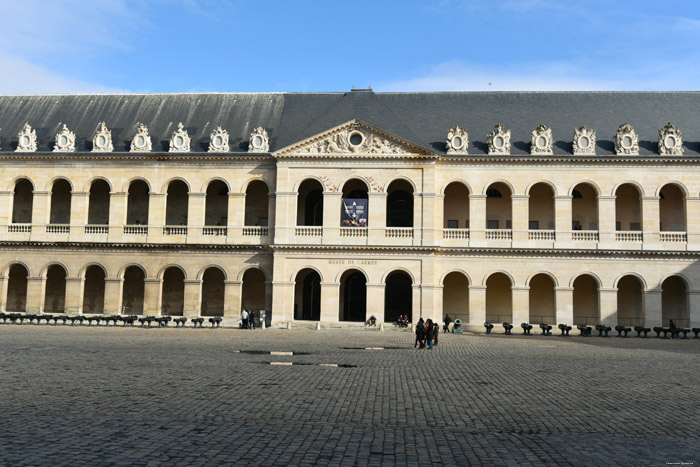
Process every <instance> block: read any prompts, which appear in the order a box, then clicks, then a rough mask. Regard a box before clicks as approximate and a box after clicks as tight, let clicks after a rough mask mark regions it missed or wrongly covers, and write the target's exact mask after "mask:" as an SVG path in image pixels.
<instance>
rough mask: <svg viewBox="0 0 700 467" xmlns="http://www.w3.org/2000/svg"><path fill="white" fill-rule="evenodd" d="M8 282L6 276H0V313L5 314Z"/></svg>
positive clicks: (8, 278)
mask: <svg viewBox="0 0 700 467" xmlns="http://www.w3.org/2000/svg"><path fill="white" fill-rule="evenodd" d="M7 273H8V274H9V273H10V271H9V269H8V271H7ZM9 282H10V277H9V275H8V276H0V313H5V310H6V308H7V288H8V287H7V286H8V284H9Z"/></svg>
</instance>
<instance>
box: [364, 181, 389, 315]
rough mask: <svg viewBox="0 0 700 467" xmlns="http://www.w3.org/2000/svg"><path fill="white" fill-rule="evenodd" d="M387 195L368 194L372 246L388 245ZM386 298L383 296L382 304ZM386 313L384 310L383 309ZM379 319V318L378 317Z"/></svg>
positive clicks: (383, 193) (370, 242)
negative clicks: (386, 234) (386, 232)
mask: <svg viewBox="0 0 700 467" xmlns="http://www.w3.org/2000/svg"><path fill="white" fill-rule="evenodd" d="M386 196H387V195H386V193H385V192H383V191H382V192H376V191H371V192H369V193H368V200H367V205H368V206H367V210H368V211H369V217H368V218H367V235H368V238H367V240H368V243H369V244H370V245H384V244H385V243H386V237H385V233H384V232H385V230H386ZM383 301H384V298H383V296H382V302H383ZM382 313H384V308H382ZM377 319H379V316H377Z"/></svg>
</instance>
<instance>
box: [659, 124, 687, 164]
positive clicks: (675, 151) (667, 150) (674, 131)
mask: <svg viewBox="0 0 700 467" xmlns="http://www.w3.org/2000/svg"><path fill="white" fill-rule="evenodd" d="M659 154H663V155H668V156H681V155H683V137H682V135H681V130H679V129H678V128H676V127H674V126H673V125H672V124H671V123H669V124H667V125H666V126H665V127H663V128H659Z"/></svg>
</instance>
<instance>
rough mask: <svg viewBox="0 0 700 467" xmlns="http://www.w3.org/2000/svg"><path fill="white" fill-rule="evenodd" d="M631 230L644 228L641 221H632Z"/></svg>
mask: <svg viewBox="0 0 700 467" xmlns="http://www.w3.org/2000/svg"><path fill="white" fill-rule="evenodd" d="M630 230H642V224H641V223H639V222H630Z"/></svg>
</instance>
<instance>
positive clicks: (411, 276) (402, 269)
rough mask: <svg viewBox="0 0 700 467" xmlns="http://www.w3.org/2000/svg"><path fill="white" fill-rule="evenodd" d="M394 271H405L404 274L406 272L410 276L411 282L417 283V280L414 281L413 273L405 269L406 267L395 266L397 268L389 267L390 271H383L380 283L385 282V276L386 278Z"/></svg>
mask: <svg viewBox="0 0 700 467" xmlns="http://www.w3.org/2000/svg"><path fill="white" fill-rule="evenodd" d="M396 271H402V272H405V273H406V274H408V277H410V278H411V282H412V283H414V284H416V283H417V282H416V277H415V276H414V275H413V273H412V272H411V271H410V270H408V269H406V268H404V267H397V268H393V269H391V270H390V271H386V272H385V273H384V275H383V276H382V283H383V284H385V283H386V280H387V278H388V277H389V276H390V275H391V274H393V273H395V272H396Z"/></svg>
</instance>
